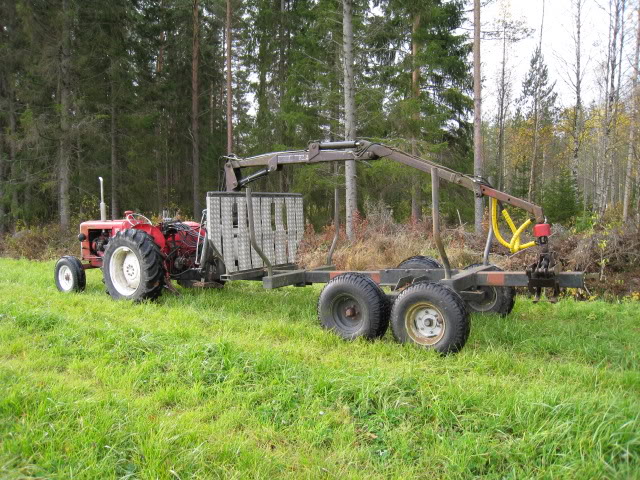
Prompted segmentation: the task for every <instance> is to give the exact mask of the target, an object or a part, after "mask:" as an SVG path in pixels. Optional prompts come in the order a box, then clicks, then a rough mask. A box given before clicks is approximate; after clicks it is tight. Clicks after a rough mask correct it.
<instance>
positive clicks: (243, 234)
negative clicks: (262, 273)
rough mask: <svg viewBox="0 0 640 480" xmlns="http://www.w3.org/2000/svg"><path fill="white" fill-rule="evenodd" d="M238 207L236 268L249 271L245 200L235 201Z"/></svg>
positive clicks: (249, 256) (249, 257)
mask: <svg viewBox="0 0 640 480" xmlns="http://www.w3.org/2000/svg"><path fill="white" fill-rule="evenodd" d="M236 202H237V205H238V236H237V238H238V268H239V269H240V270H249V269H250V268H252V266H251V253H250V250H249V227H248V226H247V199H246V198H238V199H236Z"/></svg>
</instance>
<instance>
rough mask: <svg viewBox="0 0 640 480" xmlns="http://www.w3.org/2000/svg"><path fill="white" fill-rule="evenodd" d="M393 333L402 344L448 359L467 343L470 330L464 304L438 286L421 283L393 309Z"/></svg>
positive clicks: (399, 298) (457, 297) (400, 296)
mask: <svg viewBox="0 0 640 480" xmlns="http://www.w3.org/2000/svg"><path fill="white" fill-rule="evenodd" d="M391 329H392V331H393V336H394V337H395V338H396V340H397V341H398V342H400V343H414V344H416V345H419V346H421V347H424V348H427V349H433V350H436V351H437V352H439V353H441V354H443V355H446V354H448V353H456V352H458V351H459V350H460V349H461V348H462V347H464V344H465V343H466V342H467V339H468V338H469V332H470V330H471V322H470V320H469V314H468V313H467V309H466V307H465V304H464V301H463V300H462V298H461V297H460V295H458V294H457V293H456V292H455V291H454V290H452V289H450V288H448V287H445V286H444V285H441V284H439V283H431V282H418V283H414V284H412V285H410V286H409V287H407V288H405V289H404V290H403V291H402V293H400V295H398V298H397V299H396V301H395V303H394V304H393V308H392V309H391Z"/></svg>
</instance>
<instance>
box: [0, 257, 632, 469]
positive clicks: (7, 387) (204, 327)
mask: <svg viewBox="0 0 640 480" xmlns="http://www.w3.org/2000/svg"><path fill="white" fill-rule="evenodd" d="M52 270H53V263H51V262H49V263H35V262H29V261H17V260H9V259H0V478H2V479H18V478H55V479H71V478H74V479H75V478H91V479H107V478H144V479H156V478H158V479H183V480H184V479H191V478H202V479H209V478H224V479H227V478H238V479H240V478H265V479H267V478H268V479H271V478H291V479H299V478H341V479H342V478H398V479H405V478H425V479H436V478H461V479H462V478H472V477H480V476H483V477H487V478H514V479H521V478H554V479H555V478H567V479H581V478H584V479H595V478H624V479H626V478H640V368H639V367H640V303H637V302H636V303H631V302H627V303H614V304H612V303H604V302H593V303H576V302H573V301H569V300H565V301H563V302H561V303H560V304H558V305H550V304H547V303H544V304H538V305H534V304H533V303H531V302H530V301H528V300H526V299H519V300H518V302H517V304H516V308H515V310H514V312H513V314H512V315H511V316H510V317H509V318H506V319H501V318H498V317H494V316H489V317H475V318H474V319H473V327H472V333H471V338H470V340H469V342H468V343H467V346H466V347H465V348H464V350H463V351H462V352H461V353H460V354H458V355H456V356H450V357H446V358H443V357H439V356H437V355H436V354H434V353H433V352H429V351H424V350H420V349H417V348H413V347H407V346H400V345H398V344H396V343H395V342H394V341H393V339H392V338H391V336H390V335H389V334H388V335H387V336H386V337H385V338H384V339H382V340H381V341H377V342H374V343H369V342H360V341H358V342H354V343H347V342H344V341H341V340H339V339H338V338H337V337H335V336H334V335H332V334H330V333H327V332H325V331H323V330H321V329H320V328H319V327H318V325H317V319H316V312H315V307H316V300H317V296H318V293H319V288H313V287H309V288H299V289H296V288H285V289H281V290H278V291H273V292H266V291H264V290H262V288H261V285H260V284H257V283H244V282H243V283H236V284H233V285H229V286H227V287H225V289H224V290H221V291H206V292H200V291H188V290H182V295H181V296H180V297H174V296H171V295H166V296H164V297H163V298H161V300H160V301H159V302H158V303H155V304H138V305H134V304H131V303H126V302H114V301H112V300H111V299H110V298H109V297H108V296H107V295H105V293H104V289H103V286H102V282H101V279H100V271H90V272H88V286H87V291H86V292H85V293H82V294H71V295H63V294H60V293H58V291H57V290H56V289H55V286H54V284H53V278H52V277H53V275H52Z"/></svg>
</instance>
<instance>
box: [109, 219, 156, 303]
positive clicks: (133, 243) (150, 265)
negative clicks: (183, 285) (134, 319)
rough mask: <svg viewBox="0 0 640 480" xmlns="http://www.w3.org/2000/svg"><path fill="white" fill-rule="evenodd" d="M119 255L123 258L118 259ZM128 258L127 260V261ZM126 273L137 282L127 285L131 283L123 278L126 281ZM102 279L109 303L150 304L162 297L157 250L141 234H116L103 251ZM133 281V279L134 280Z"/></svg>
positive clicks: (137, 231) (146, 236) (130, 230)
mask: <svg viewBox="0 0 640 480" xmlns="http://www.w3.org/2000/svg"><path fill="white" fill-rule="evenodd" d="M123 254H124V255H125V258H124V259H121V256H122V255H123ZM129 255H132V256H131V257H129ZM128 258H131V260H130V261H128V260H127V259H128ZM120 261H122V262H123V265H122V266H120V265H119V263H120ZM127 262H129V263H127ZM129 267H131V268H129ZM125 270H126V271H127V273H125ZM129 272H131V275H132V276H133V275H138V277H137V278H138V281H137V282H135V281H132V283H128V281H129V280H131V278H126V277H129ZM102 275H103V278H104V283H105V286H106V287H107V293H108V294H109V295H111V298H113V299H116V300H120V299H127V300H135V301H141V300H154V299H156V298H158V297H159V296H160V295H161V294H162V288H163V287H164V267H163V262H162V254H161V253H160V248H159V247H158V245H156V243H155V242H154V241H153V238H152V237H151V236H150V235H148V234H147V233H146V232H143V231H141V230H136V229H127V230H123V231H121V232H118V233H116V235H115V236H114V237H113V238H112V239H111V240H110V241H109V245H108V246H107V249H106V251H105V254H104V260H103V264H102ZM114 275H115V277H114ZM135 278H136V277H133V279H134V280H135Z"/></svg>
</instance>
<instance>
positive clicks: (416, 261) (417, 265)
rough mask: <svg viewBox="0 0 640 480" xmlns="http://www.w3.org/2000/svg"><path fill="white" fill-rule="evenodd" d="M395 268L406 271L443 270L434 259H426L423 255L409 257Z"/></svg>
mask: <svg viewBox="0 0 640 480" xmlns="http://www.w3.org/2000/svg"><path fill="white" fill-rule="evenodd" d="M396 268H407V269H423V268H424V269H429V268H444V267H443V266H442V264H441V263H440V262H439V261H437V260H436V259H435V258H432V257H426V256H424V255H416V256H414V257H409V258H407V259H405V260H403V261H402V262H400V265H398V266H397V267H396Z"/></svg>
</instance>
